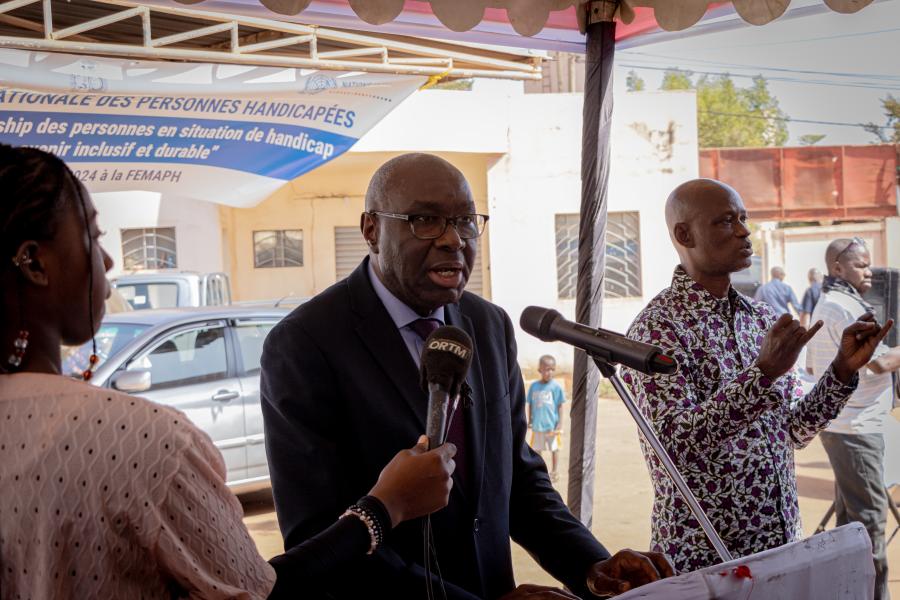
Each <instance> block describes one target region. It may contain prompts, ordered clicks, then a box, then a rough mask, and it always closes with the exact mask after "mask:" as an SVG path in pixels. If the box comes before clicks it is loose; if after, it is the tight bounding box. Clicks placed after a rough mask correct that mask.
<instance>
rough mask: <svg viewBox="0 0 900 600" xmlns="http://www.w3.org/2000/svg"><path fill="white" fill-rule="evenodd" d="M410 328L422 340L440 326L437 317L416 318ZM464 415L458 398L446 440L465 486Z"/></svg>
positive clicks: (450, 407)
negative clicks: (451, 448) (453, 447)
mask: <svg viewBox="0 0 900 600" xmlns="http://www.w3.org/2000/svg"><path fill="white" fill-rule="evenodd" d="M409 326H410V328H412V330H413V331H415V332H416V334H417V335H418V336H419V337H420V338H422V340H423V341H424V340H426V339H427V338H428V336H429V335H431V334H432V332H433V331H434V330H435V329H437V328H438V327H440V326H441V322H440V321H438V320H437V319H416V320H415V321H413V322H412V323H410V324H409ZM452 410H453V406H452V405H451V406H449V407H448V409H447V418H450V413H451V411H452ZM465 423H466V415H465V411H464V410H463V399H462V398H460V400H459V404H458V406H457V407H456V412H455V413H454V415H453V420H452V421H451V422H450V429H449V430H448V431H447V441H448V442H450V443H451V444H453V445H455V446H456V456H455V457H454V458H453V460H455V461H456V476H457V480H458V481H459V482H460V483H461V484H462V485H463V487H464V488H465V487H466V485H467V484H466V472H467V465H466V445H465V442H466V429H465Z"/></svg>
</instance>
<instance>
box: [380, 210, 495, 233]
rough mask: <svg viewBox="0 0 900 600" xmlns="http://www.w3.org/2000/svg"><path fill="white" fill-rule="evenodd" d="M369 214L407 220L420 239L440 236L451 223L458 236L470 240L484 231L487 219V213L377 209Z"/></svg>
mask: <svg viewBox="0 0 900 600" xmlns="http://www.w3.org/2000/svg"><path fill="white" fill-rule="evenodd" d="M369 214H370V215H378V216H380V217H388V218H390V219H400V220H402V221H407V222H409V228H410V229H411V230H412V234H413V235H414V236H416V237H417V238H419V239H420V240H435V239H437V238H439V237H441V236H442V235H444V232H445V231H447V226H448V225H453V227H454V229H456V233H457V234H459V237H460V238H462V239H464V240H471V239H474V238H477V237H478V236H480V235H481V234H482V233H484V226H485V224H486V223H487V220H488V216H487V215H479V214H471V215H459V216H456V217H440V216H438V215H404V214H398V213H389V212H381V211H378V210H371V211H369Z"/></svg>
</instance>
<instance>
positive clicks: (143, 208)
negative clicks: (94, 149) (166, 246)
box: [91, 191, 222, 277]
mask: <svg viewBox="0 0 900 600" xmlns="http://www.w3.org/2000/svg"><path fill="white" fill-rule="evenodd" d="M91 197H92V198H93V200H94V204H95V205H96V207H97V219H98V221H99V225H100V228H101V230H103V231H105V232H106V234H105V235H104V236H103V237H102V238H101V239H100V242H101V243H102V244H103V247H104V248H105V249H106V251H107V252H108V253H109V255H110V256H111V257H112V259H113V262H114V265H113V268H112V271H110V274H109V276H110V277H116V276H117V275H120V274H121V273H122V230H123V229H132V228H141V227H174V228H175V248H176V252H177V259H178V270H180V271H199V272H211V271H221V270H222V228H221V226H220V223H219V209H218V206H217V205H215V204H212V203H210V202H201V201H199V200H188V199H185V198H173V197H171V196H165V197H164V196H162V195H161V194H159V193H156V192H139V191H135V192H107V193H98V194H92V195H91Z"/></svg>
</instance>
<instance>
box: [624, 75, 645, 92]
mask: <svg viewBox="0 0 900 600" xmlns="http://www.w3.org/2000/svg"><path fill="white" fill-rule="evenodd" d="M625 86H626V87H627V88H628V91H629V92H643V91H644V88H645V87H646V86H645V84H644V80H643V79H641V76H640V75H638V74H637V73H635V72H634V71H628V77H626V78H625Z"/></svg>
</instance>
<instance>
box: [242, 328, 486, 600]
mask: <svg viewBox="0 0 900 600" xmlns="http://www.w3.org/2000/svg"><path fill="white" fill-rule="evenodd" d="M337 389H338V387H337V379H336V376H335V373H334V370H333V369H332V367H331V365H330V364H329V362H328V360H327V359H326V357H325V356H323V354H322V352H321V350H320V349H319V348H318V347H317V345H316V343H315V342H314V341H313V340H312V338H311V337H310V336H309V335H308V334H307V333H306V332H305V331H304V329H303V327H302V326H301V325H300V323H298V322H296V321H294V320H292V319H290V317H289V318H288V319H285V320H284V321H282V322H281V323H280V324H279V325H278V326H276V327H275V328H274V329H273V330H272V332H271V333H270V334H269V335H268V337H267V338H266V342H265V346H264V348H263V355H262V376H261V382H260V391H261V402H262V413H263V419H264V422H265V437H266V453H267V455H268V462H269V473H270V476H271V480H272V493H273V496H274V498H275V507H276V510H277V512H278V523H279V526H280V527H281V533H282V535H283V536H284V546H285V549H286V550H287V553H286V555H284V556H283V557H279V558H278V559H276V560H275V561H274V562H273V565H275V567H276V572H278V576H279V578H281V577H282V575H283V574H284V573H286V572H290V573H291V575H290V580H289V581H282V582H281V583H280V584H276V585H278V586H279V587H278V588H277V589H279V590H281V591H283V590H285V589H289V590H298V589H301V588H302V587H303V585H304V582H303V580H305V579H307V577H305V576H304V574H306V575H308V576H309V577H308V579H309V585H312V586H314V589H318V588H319V587H327V588H329V591H331V592H334V594H335V596H336V597H341V598H343V597H348V596H353V595H356V593H354V592H353V591H350V590H356V591H357V592H359V591H360V590H362V591H363V592H365V591H368V592H369V593H372V594H375V595H376V596H377V595H380V594H378V593H377V592H379V591H382V592H390V593H392V594H394V597H398V598H406V597H409V598H416V597H420V596H421V595H422V594H423V593H424V590H425V574H424V570H423V569H422V567H421V566H419V565H415V564H409V563H407V562H406V561H405V560H403V559H402V558H401V557H400V556H399V555H398V554H397V553H396V552H394V551H392V550H391V549H390V548H388V547H382V548H379V549H378V551H377V552H375V554H373V555H372V556H366V555H365V548H368V545H367V544H366V545H365V548H364V549H363V550H362V551H359V548H358V541H359V539H358V536H356V537H355V539H346V540H344V539H340V540H339V539H338V538H339V537H342V536H344V535H345V534H347V535H354V534H353V533H352V532H349V530H348V529H345V528H346V527H350V525H349V524H343V525H342V524H338V525H335V524H334V523H335V520H336V519H337V518H338V517H339V516H340V514H341V513H342V512H343V511H344V510H345V509H346V507H347V506H349V505H350V504H352V503H353V501H354V500H355V499H356V498H358V497H359V496H361V495H362V494H364V493H365V492H366V490H359V489H355V490H354V489H348V486H347V484H346V478H345V477H342V474H344V473H346V472H348V471H349V469H348V465H349V461H350V460H352V456H349V455H348V454H347V451H346V448H347V447H352V442H350V441H349V440H348V441H347V443H346V444H344V443H341V441H342V440H343V439H344V435H343V431H342V426H341V418H340V415H341V414H345V413H344V411H346V410H348V409H347V407H345V406H343V405H342V399H341V397H340V394H339V393H338V392H337ZM374 483H375V482H374V481H372V482H371V483H370V485H374ZM320 532H322V533H321V536H320V537H318V538H317V537H315V536H316V535H317V534H319V533H320ZM348 532H349V533H348ZM366 539H368V534H367V533H366ZM310 545H311V546H310ZM311 548H312V550H313V551H311ZM322 552H324V553H325V554H326V555H327V557H324V556H323V555H322V554H321V553H322ZM310 561H312V562H310ZM347 575H351V576H350V577H348V576H347ZM435 585H438V584H437V582H435ZM445 585H446V587H447V596H448V598H449V599H450V600H477V599H476V598H474V597H473V596H472V595H470V594H468V593H467V592H465V591H463V590H461V589H459V588H457V587H455V586H453V585H450V584H446V583H445ZM279 593H281V592H279ZM304 597H305V596H304Z"/></svg>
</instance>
